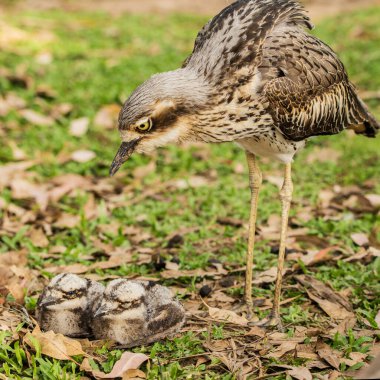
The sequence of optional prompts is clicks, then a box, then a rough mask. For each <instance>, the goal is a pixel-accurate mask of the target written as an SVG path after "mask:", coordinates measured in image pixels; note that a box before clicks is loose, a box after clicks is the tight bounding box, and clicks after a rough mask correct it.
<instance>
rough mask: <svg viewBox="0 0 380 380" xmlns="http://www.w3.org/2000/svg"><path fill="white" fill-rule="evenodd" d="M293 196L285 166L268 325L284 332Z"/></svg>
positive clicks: (287, 167)
mask: <svg viewBox="0 0 380 380" xmlns="http://www.w3.org/2000/svg"><path fill="white" fill-rule="evenodd" d="M292 194H293V182H292V164H290V163H289V164H286V166H285V176H284V184H283V186H282V189H281V191H280V199H281V235H280V249H279V254H278V266H277V278H276V286H275V291H274V301H273V309H272V312H271V314H270V316H269V320H268V321H267V323H266V325H271V326H279V328H280V330H282V324H281V318H280V296H281V286H282V276H283V270H284V262H285V248H286V238H287V230H288V219H289V211H290V204H291V202H292Z"/></svg>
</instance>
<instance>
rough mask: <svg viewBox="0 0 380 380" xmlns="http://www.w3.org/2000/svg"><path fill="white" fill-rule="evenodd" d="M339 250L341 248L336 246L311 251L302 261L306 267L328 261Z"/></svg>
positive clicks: (302, 257)
mask: <svg viewBox="0 0 380 380" xmlns="http://www.w3.org/2000/svg"><path fill="white" fill-rule="evenodd" d="M338 248H339V247H336V246H334V247H328V248H325V249H322V250H320V251H310V252H308V253H307V254H306V255H304V256H301V261H303V262H304V264H305V265H309V266H311V265H314V264H317V263H322V262H325V261H328V260H330V259H331V258H332V257H333V256H332V253H333V252H334V251H335V250H336V249H338Z"/></svg>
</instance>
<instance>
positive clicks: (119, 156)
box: [110, 139, 140, 177]
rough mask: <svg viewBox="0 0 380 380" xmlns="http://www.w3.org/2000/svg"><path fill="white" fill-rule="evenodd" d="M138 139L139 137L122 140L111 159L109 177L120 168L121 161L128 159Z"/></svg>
mask: <svg viewBox="0 0 380 380" xmlns="http://www.w3.org/2000/svg"><path fill="white" fill-rule="evenodd" d="M139 141H140V139H134V140H131V141H126V142H123V143H122V144H121V145H120V148H119V150H118V151H117V153H116V156H115V158H114V159H113V162H112V165H111V167H110V176H111V177H112V176H113V175H114V174H115V173H116V172H117V171H118V170H119V169H120V166H121V165H123V163H124V162H125V161H127V160H128V158H129V157H130V156H131V154H132V153H133V151H134V150H135V147H136V145H137V144H138V142H139Z"/></svg>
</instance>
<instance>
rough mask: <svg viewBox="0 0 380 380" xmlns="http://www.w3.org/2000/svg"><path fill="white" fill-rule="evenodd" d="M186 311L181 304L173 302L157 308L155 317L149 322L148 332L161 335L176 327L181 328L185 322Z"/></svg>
mask: <svg viewBox="0 0 380 380" xmlns="http://www.w3.org/2000/svg"><path fill="white" fill-rule="evenodd" d="M184 318H185V316H184V310H183V308H182V306H180V305H179V303H177V302H175V301H173V302H171V303H169V304H166V305H161V306H159V307H157V309H156V310H155V311H154V315H153V316H152V318H151V319H150V320H149V322H148V331H151V332H152V333H153V332H154V333H159V332H163V331H166V330H169V329H170V328H171V327H174V326H176V325H178V326H180V325H181V324H182V323H183V322H184Z"/></svg>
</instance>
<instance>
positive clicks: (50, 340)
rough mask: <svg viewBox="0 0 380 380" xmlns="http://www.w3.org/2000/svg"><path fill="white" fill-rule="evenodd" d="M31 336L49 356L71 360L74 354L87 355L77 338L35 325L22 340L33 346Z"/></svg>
mask: <svg viewBox="0 0 380 380" xmlns="http://www.w3.org/2000/svg"><path fill="white" fill-rule="evenodd" d="M31 337H32V338H31ZM33 338H34V339H35V340H37V341H38V343H39V344H40V346H41V352H42V353H43V354H44V355H47V356H49V357H51V358H55V359H60V360H71V357H72V356H75V355H84V356H87V354H86V353H85V352H84V351H83V349H82V345H81V344H80V342H79V341H78V340H75V339H71V338H68V337H66V336H64V335H62V334H56V333H54V332H53V331H48V332H42V331H41V330H40V328H39V327H38V326H37V327H36V328H35V329H34V330H33V332H32V333H28V334H27V335H26V336H25V337H24V342H25V343H26V344H27V345H29V346H30V347H34V344H33Z"/></svg>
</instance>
